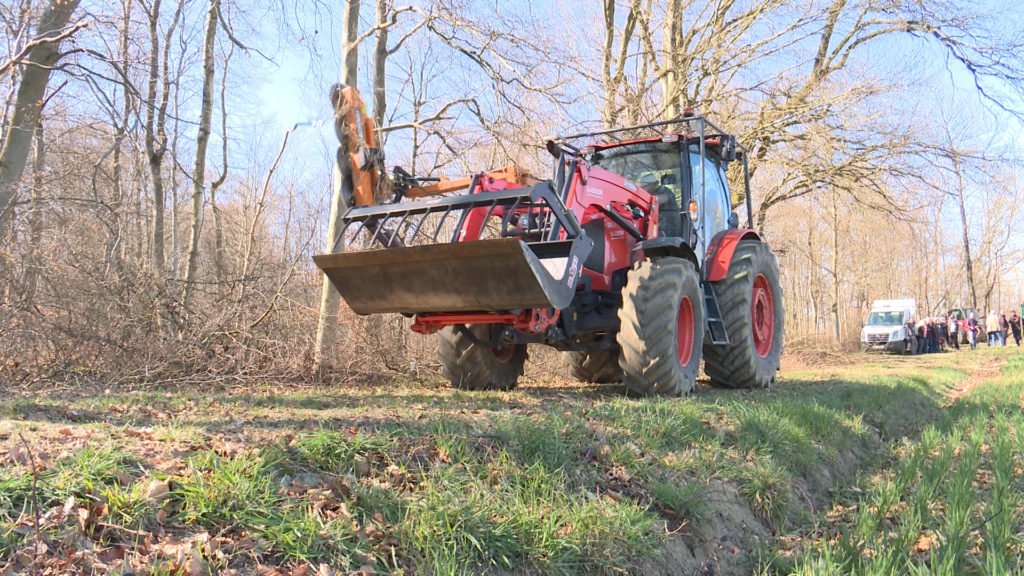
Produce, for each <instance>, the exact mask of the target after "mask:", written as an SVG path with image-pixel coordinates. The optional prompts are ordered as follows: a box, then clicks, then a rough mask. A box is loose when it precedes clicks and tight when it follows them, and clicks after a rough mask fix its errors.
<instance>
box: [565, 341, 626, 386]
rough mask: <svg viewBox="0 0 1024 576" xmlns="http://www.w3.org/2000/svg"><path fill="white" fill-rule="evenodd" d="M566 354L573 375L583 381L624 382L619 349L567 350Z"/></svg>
mask: <svg viewBox="0 0 1024 576" xmlns="http://www.w3.org/2000/svg"><path fill="white" fill-rule="evenodd" d="M564 356H565V362H566V363H567V364H568V365H569V370H570V371H572V375H573V376H575V377H576V379H577V380H580V381H581V382H591V383H594V384H610V383H612V382H622V369H621V368H619V351H618V350H617V349H611V350H595V351H593V352H575V351H573V352H566V353H565V355H564Z"/></svg>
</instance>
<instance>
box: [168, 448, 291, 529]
mask: <svg viewBox="0 0 1024 576" xmlns="http://www.w3.org/2000/svg"><path fill="white" fill-rule="evenodd" d="M279 462H280V458H279V457H276V456H271V455H269V454H266V453H245V454H240V455H238V456H235V457H234V458H225V457H222V456H220V455H218V454H217V453H215V452H212V451H210V452H203V453H201V454H199V455H196V456H193V457H192V458H190V459H189V468H190V470H189V472H188V473H187V474H186V475H185V476H184V477H181V478H179V479H178V480H177V481H176V482H175V485H174V486H175V487H174V494H175V496H176V497H177V498H179V499H180V501H181V508H180V511H179V512H178V517H179V519H180V520H181V521H183V522H186V523H193V524H200V525H213V526H230V525H232V524H238V525H241V526H266V525H267V524H268V523H269V522H270V521H272V520H276V518H275V516H276V512H275V508H276V507H277V505H278V504H279V502H280V500H281V497H280V495H279V488H280V483H279V482H278V469H277V464H278V463H279Z"/></svg>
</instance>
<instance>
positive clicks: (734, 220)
mask: <svg viewBox="0 0 1024 576" xmlns="http://www.w3.org/2000/svg"><path fill="white" fill-rule="evenodd" d="M728 223H729V229H730V230H735V229H736V228H739V227H740V215H739V214H737V213H735V212H730V213H729V221H728Z"/></svg>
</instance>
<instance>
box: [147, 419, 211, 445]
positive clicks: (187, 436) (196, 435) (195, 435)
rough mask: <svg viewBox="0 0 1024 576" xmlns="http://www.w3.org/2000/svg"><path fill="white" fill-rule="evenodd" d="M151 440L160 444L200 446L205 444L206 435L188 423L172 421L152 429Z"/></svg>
mask: <svg viewBox="0 0 1024 576" xmlns="http://www.w3.org/2000/svg"><path fill="white" fill-rule="evenodd" d="M153 439H155V440H159V441H161V442H180V443H183V444H194V445H201V444H204V443H205V442H206V439H207V438H206V434H205V433H204V432H203V430H202V429H201V428H199V427H198V426H195V425H193V424H189V423H188V422H184V421H180V420H174V421H172V422H168V423H167V424H160V425H157V426H154V427H153Z"/></svg>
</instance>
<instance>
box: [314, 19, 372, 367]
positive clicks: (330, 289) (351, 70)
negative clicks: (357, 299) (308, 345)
mask: <svg viewBox="0 0 1024 576" xmlns="http://www.w3.org/2000/svg"><path fill="white" fill-rule="evenodd" d="M359 3H360V0H348V1H347V2H346V4H345V15H344V20H343V21H342V30H343V32H342V33H343V34H344V37H343V38H342V42H341V53H342V55H343V62H342V75H341V77H342V82H343V83H344V84H346V85H348V86H355V85H356V84H357V80H358V72H359V69H358V64H359V53H358V46H357V45H356V44H355V41H356V39H357V38H358V36H359ZM341 103H342V97H341V92H340V90H339V91H338V95H337V99H336V101H335V115H336V117H337V114H338V112H339V111H340V105H341ZM337 132H338V134H339V135H340V134H342V131H341V130H338V131H337ZM338 142H339V146H338V151H337V154H336V158H337V162H335V166H334V179H333V180H334V181H333V192H332V194H331V215H330V220H329V222H328V225H327V240H326V243H325V246H326V249H327V252H333V251H334V249H335V247H334V238H335V237H336V236H337V235H338V232H339V231H340V230H341V216H342V214H344V213H345V197H346V195H347V194H350V193H351V186H352V175H351V173H350V171H349V167H348V162H346V161H344V159H346V158H348V149H347V143H346V142H345V140H344V139H342V138H339V141H338ZM340 307H341V295H340V294H338V291H337V290H336V289H335V288H334V285H333V284H331V281H330V280H328V279H327V276H324V278H323V287H322V288H321V291H320V316H319V318H317V326H316V341H315V342H314V345H313V346H314V347H313V366H314V368H315V369H316V370H317V371H320V370H323V369H324V368H326V367H327V365H328V364H329V363H330V353H331V351H332V350H333V348H334V344H335V342H336V341H337V338H338V334H337V332H338V309H339V308H340Z"/></svg>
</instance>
